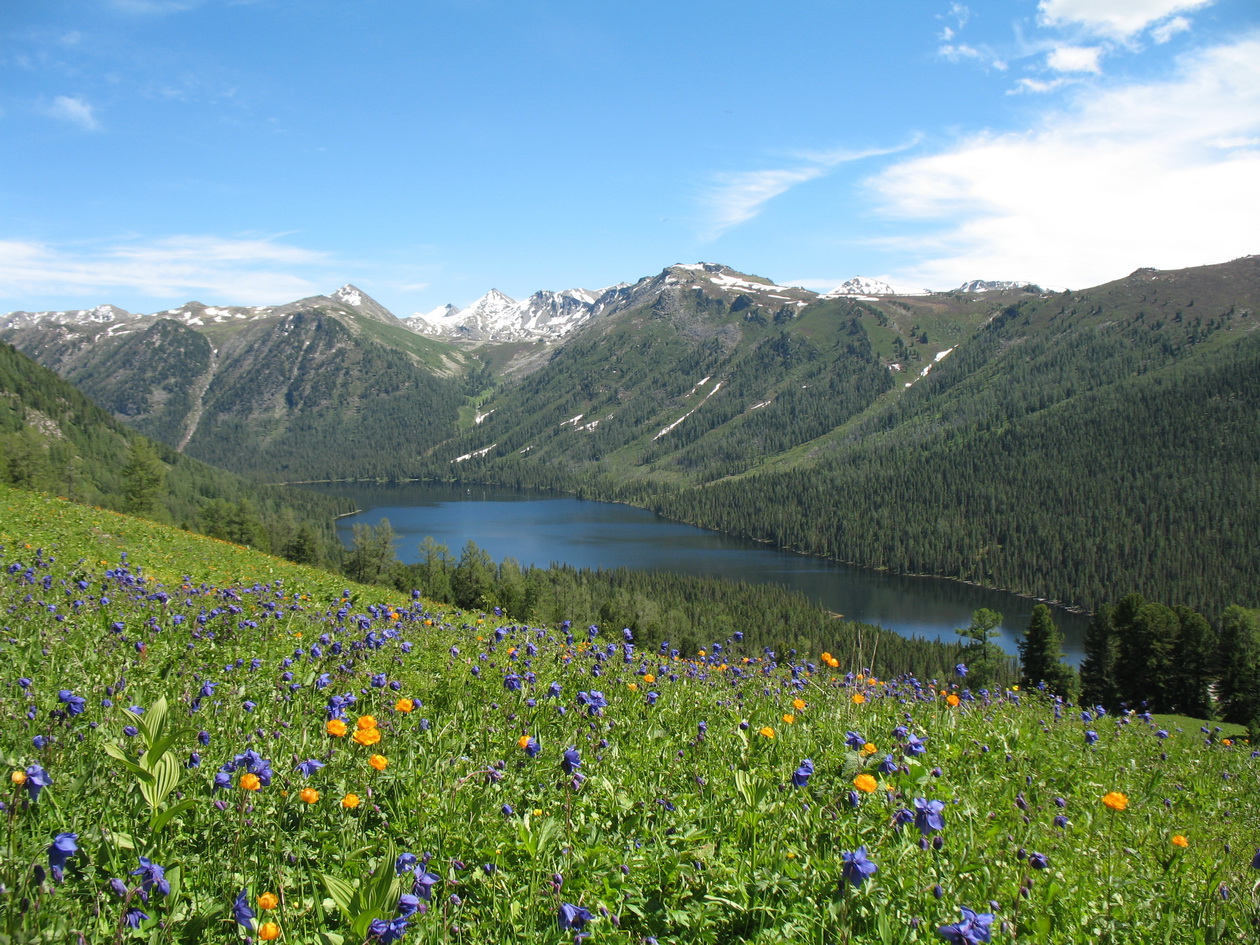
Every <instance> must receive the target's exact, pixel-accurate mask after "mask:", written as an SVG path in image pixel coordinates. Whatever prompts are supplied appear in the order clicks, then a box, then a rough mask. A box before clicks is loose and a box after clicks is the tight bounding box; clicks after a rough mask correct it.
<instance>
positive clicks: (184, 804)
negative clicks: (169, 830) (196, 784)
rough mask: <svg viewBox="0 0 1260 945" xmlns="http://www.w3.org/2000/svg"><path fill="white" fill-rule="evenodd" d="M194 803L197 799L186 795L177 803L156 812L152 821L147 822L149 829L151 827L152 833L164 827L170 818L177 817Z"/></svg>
mask: <svg viewBox="0 0 1260 945" xmlns="http://www.w3.org/2000/svg"><path fill="white" fill-rule="evenodd" d="M195 803H197V799H196V798H195V797H186V798H184V799H183V800H182V801H180V802H179V803H178V804H175V805H173V806H171V807H168V808H167V809H166V810H164V811H162V812H161V813H160V814H156V815H155V816H154V818H153V820H152V822H151V823H150V824H149V829H151V830H152V831H153V832H154V833H157V832H158V831H159V830H161V829H162V828H163V827H165V826H166V825H167V823H169V822H170V820H171V819H172V818H174V817H178V816H179V815H180V814H182V813H183V812H184V811H186V810H188V808H190V807H192V806H193V805H194V804H195Z"/></svg>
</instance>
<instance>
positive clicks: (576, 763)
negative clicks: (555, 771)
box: [560, 748, 582, 774]
mask: <svg viewBox="0 0 1260 945" xmlns="http://www.w3.org/2000/svg"><path fill="white" fill-rule="evenodd" d="M581 765H582V755H581V754H580V753H579V752H578V750H577V749H576V748H567V749H565V752H564V757H563V758H562V759H561V760H560V766H561V767H562V768H564V773H565V774H573V772H575V771H577V769H578V768H580V767H581Z"/></svg>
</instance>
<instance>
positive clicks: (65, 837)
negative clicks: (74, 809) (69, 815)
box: [48, 833, 79, 882]
mask: <svg viewBox="0 0 1260 945" xmlns="http://www.w3.org/2000/svg"><path fill="white" fill-rule="evenodd" d="M78 839H79V835H78V834H77V833H59V834H57V836H56V837H54V838H53V842H52V844H51V845H50V846H49V847H48V868H49V870H50V871H51V872H52V875H53V879H54V880H55V881H57V882H61V874H62V872H63V871H64V870H65V868H66V860H68V859H69V858H70V857H71V856H73V855H74V854H75V853H77V852H78V851H79V844H78Z"/></svg>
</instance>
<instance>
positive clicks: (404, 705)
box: [394, 699, 416, 712]
mask: <svg viewBox="0 0 1260 945" xmlns="http://www.w3.org/2000/svg"><path fill="white" fill-rule="evenodd" d="M415 707H416V704H415V703H414V702H412V701H411V700H410V699H399V700H398V701H397V702H395V703H394V711H395V712H410V711H411V710H412V709H414V708H415Z"/></svg>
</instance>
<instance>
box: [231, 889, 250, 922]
mask: <svg viewBox="0 0 1260 945" xmlns="http://www.w3.org/2000/svg"><path fill="white" fill-rule="evenodd" d="M232 917H233V918H234V919H236V923H237V925H243V926H245V928H250V924H249V923H250V920H251V919H252V918H254V910H253V909H251V908H250V907H249V887H248V886H247V887H245V888H244V889H242V890H241V891H240V893H239V894H238V895H237V897H236V901H235V902H234V903H232Z"/></svg>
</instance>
